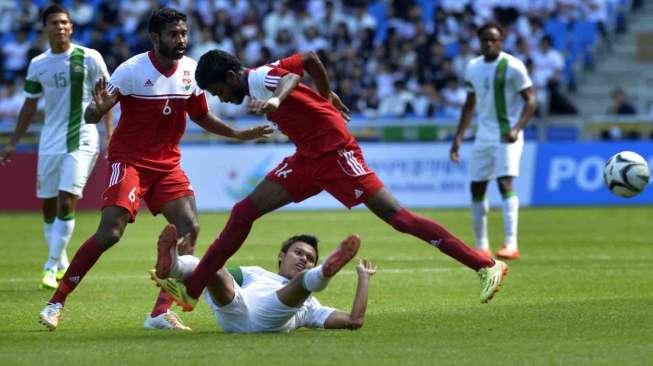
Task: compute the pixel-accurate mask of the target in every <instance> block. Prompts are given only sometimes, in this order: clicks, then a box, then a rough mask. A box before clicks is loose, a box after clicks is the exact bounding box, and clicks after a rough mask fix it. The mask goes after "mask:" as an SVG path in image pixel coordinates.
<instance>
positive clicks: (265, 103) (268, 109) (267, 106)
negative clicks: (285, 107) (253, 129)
mask: <svg viewBox="0 0 653 366" xmlns="http://www.w3.org/2000/svg"><path fill="white" fill-rule="evenodd" d="M279 104H281V101H280V100H279V98H276V97H273V98H270V99H268V100H256V99H250V101H249V105H247V111H248V112H249V113H254V114H259V115H261V114H267V113H272V112H274V111H276V110H277V109H279Z"/></svg>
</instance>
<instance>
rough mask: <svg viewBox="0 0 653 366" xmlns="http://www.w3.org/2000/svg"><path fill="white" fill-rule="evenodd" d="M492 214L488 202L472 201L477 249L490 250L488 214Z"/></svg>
mask: <svg viewBox="0 0 653 366" xmlns="http://www.w3.org/2000/svg"><path fill="white" fill-rule="evenodd" d="M488 212H490V203H489V202H488V200H486V199H484V200H483V201H472V223H473V225H474V239H475V241H476V248H477V249H484V250H485V249H490V241H489V240H488V237H487V214H488Z"/></svg>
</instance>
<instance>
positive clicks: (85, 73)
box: [25, 44, 109, 154]
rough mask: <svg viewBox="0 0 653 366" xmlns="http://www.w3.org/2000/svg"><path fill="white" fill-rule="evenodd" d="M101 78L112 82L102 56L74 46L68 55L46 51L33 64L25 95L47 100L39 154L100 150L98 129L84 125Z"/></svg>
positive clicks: (31, 63) (93, 51) (34, 59)
mask: <svg viewBox="0 0 653 366" xmlns="http://www.w3.org/2000/svg"><path fill="white" fill-rule="evenodd" d="M101 76H104V77H106V78H107V80H108V78H109V72H108V71H107V66H106V65H105V64H104V60H103V59H102V56H101V55H100V53H99V52H97V51H96V50H93V49H90V48H86V47H82V46H78V45H75V44H73V45H71V47H70V48H69V49H68V51H66V52H62V53H52V50H47V51H45V52H44V53H42V54H40V55H38V56H36V57H34V58H33V59H32V60H31V61H30V63H29V67H28V68H27V78H26V80H25V94H26V96H27V98H39V97H41V96H45V121H44V125H43V129H41V137H40V141H39V154H62V153H67V152H72V151H75V150H77V149H78V148H79V147H80V146H88V147H90V148H95V149H98V148H99V137H98V131H97V128H96V127H95V125H94V124H86V123H84V118H83V116H84V110H85V109H86V107H87V106H88V105H89V103H90V102H91V101H92V100H93V96H92V94H91V91H92V90H93V88H94V87H95V83H96V82H97V81H98V80H99V79H100V77H101Z"/></svg>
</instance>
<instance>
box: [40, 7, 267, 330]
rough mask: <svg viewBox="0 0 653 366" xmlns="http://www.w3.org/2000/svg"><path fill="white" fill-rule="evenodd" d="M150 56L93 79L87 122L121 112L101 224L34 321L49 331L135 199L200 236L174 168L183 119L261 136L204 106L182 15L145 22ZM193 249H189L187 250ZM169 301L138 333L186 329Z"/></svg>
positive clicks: (162, 13)
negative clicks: (229, 122) (106, 76)
mask: <svg viewBox="0 0 653 366" xmlns="http://www.w3.org/2000/svg"><path fill="white" fill-rule="evenodd" d="M149 32H150V36H151V38H152V44H153V51H149V52H146V53H143V54H140V55H136V56H134V57H132V58H131V59H129V60H127V61H125V62H124V63H122V64H121V65H120V66H119V67H118V68H117V69H116V70H115V72H114V73H113V75H112V76H111V80H110V81H109V83H108V87H107V82H106V80H103V79H102V80H100V81H99V82H98V84H97V85H96V87H95V91H94V93H93V98H94V103H91V105H89V107H88V108H87V109H86V111H85V115H84V119H85V120H86V122H87V123H97V121H99V120H100V118H101V117H102V115H104V114H105V113H106V112H107V111H108V110H110V109H111V108H112V107H113V106H114V105H115V104H116V103H120V108H121V110H122V114H121V117H120V121H119V124H118V127H117V128H116V130H115V132H114V134H113V136H112V138H111V142H110V144H109V157H108V160H109V172H108V173H109V174H108V182H107V188H106V190H105V191H104V192H103V194H102V200H103V203H102V218H101V220H100V225H99V227H98V229H97V231H96V232H95V234H94V235H93V236H91V237H90V238H88V239H87V240H86V242H84V244H83V245H82V246H81V247H80V248H79V250H78V251H77V253H76V254H75V257H74V258H73V260H72V263H71V264H70V267H68V270H67V271H66V273H65V275H64V278H63V280H62V281H61V283H60V284H59V287H58V288H57V290H56V292H55V293H54V295H53V296H52V298H51V299H50V302H49V303H48V305H47V306H46V307H45V308H44V309H43V311H41V313H40V321H41V323H42V324H44V325H45V326H47V327H48V328H49V329H51V330H54V329H55V328H56V327H57V325H58V323H59V318H60V316H61V311H62V309H63V305H64V302H65V301H66V298H67V297H68V295H69V294H70V293H71V292H72V291H73V290H74V289H75V287H76V286H77V285H78V284H79V282H80V281H81V280H82V278H83V277H84V275H85V274H86V273H87V272H88V271H89V270H90V269H91V267H92V266H93V265H94V264H95V262H96V261H97V260H98V259H99V258H100V256H101V255H102V254H103V253H104V252H105V251H106V250H107V249H109V248H110V247H111V246H112V245H114V244H115V243H117V242H118V241H119V240H120V238H121V237H122V234H123V232H124V230H125V227H126V226H127V223H129V222H134V220H135V218H136V214H137V212H138V208H139V204H140V201H141V199H144V200H145V202H146V203H147V206H148V208H149V209H150V211H151V212H152V213H153V214H154V215H156V214H158V213H162V214H163V216H164V217H165V218H166V220H167V221H168V222H170V223H171V224H174V225H175V226H176V227H177V231H178V234H179V235H180V237H182V236H189V237H190V240H191V242H192V243H193V245H192V246H191V248H192V247H194V243H195V239H196V238H197V234H198V231H199V223H198V220H197V209H196V206H195V197H194V195H193V190H192V188H191V185H190V183H189V181H188V178H187V177H186V175H185V174H184V172H183V170H182V169H181V166H180V165H179V160H180V152H179V140H180V139H181V136H182V135H183V133H184V130H185V128H186V115H189V116H190V118H191V119H192V120H193V121H194V122H195V123H197V124H198V125H200V126H201V127H203V128H204V129H206V130H207V131H209V132H211V133H214V134H217V135H222V136H227V137H233V138H236V139H240V140H248V139H256V138H260V137H264V136H267V135H268V134H269V133H270V132H272V129H271V128H270V127H267V126H259V127H255V128H252V129H248V130H235V129H233V128H231V127H230V126H228V125H226V124H224V123H222V121H220V119H219V118H218V117H216V116H215V115H213V114H212V113H211V112H210V111H209V110H208V108H207V105H206V98H205V94H204V92H203V91H202V90H201V89H200V88H199V87H198V86H197V84H196V82H195V80H194V77H193V76H194V74H195V68H196V66H197V64H196V63H195V61H194V60H192V59H190V58H188V57H185V56H184V51H185V49H186V46H187V44H188V35H187V27H186V16H185V15H184V14H182V13H180V12H178V11H176V10H173V9H170V8H161V9H159V10H156V11H155V12H154V13H153V14H152V16H151V18H150V21H149ZM191 251H192V250H191ZM171 304H172V298H171V297H170V296H169V295H167V294H165V293H163V292H162V293H161V294H160V295H159V297H158V299H157V302H156V304H155V306H154V309H153V311H152V313H151V315H150V316H148V318H147V319H146V321H145V328H172V329H189V328H187V327H185V326H184V325H183V324H181V322H180V321H179V319H178V318H177V316H176V315H175V314H174V313H172V312H171V311H169V308H170V305H171Z"/></svg>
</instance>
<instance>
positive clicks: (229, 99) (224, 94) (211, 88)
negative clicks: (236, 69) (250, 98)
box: [206, 77, 247, 104]
mask: <svg viewBox="0 0 653 366" xmlns="http://www.w3.org/2000/svg"><path fill="white" fill-rule="evenodd" d="M206 90H207V91H208V92H209V93H211V95H215V96H216V97H218V98H220V101H222V102H225V103H233V104H240V103H242V102H243V99H245V95H247V91H246V90H245V88H244V87H243V86H242V85H240V82H239V81H238V78H237V77H227V81H225V82H218V83H213V84H209V85H208V87H207V88H206Z"/></svg>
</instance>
